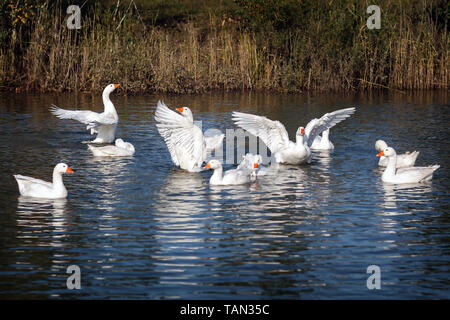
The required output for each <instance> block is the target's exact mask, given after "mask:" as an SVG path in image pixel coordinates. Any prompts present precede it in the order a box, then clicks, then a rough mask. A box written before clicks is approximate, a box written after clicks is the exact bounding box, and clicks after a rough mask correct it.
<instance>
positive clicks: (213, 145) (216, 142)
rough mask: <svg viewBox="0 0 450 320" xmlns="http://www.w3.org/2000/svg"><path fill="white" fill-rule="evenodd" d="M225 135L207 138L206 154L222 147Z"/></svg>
mask: <svg viewBox="0 0 450 320" xmlns="http://www.w3.org/2000/svg"><path fill="white" fill-rule="evenodd" d="M223 138H225V135H224V134H219V135H217V136H212V137H205V144H206V152H211V151H212V150H215V149H217V148H219V147H220V146H221V145H222V142H223Z"/></svg>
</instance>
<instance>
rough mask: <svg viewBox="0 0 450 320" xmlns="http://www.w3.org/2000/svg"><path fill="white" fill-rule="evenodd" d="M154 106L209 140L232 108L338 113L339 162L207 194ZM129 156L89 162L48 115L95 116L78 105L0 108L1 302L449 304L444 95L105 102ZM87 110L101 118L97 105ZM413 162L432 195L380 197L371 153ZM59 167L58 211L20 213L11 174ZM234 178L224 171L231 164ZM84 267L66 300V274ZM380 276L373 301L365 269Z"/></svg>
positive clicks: (397, 191) (80, 101)
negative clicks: (76, 112)
mask: <svg viewBox="0 0 450 320" xmlns="http://www.w3.org/2000/svg"><path fill="white" fill-rule="evenodd" d="M160 98H163V99H164V100H165V102H166V103H167V104H168V105H169V106H171V107H174V106H180V105H183V106H188V107H190V108H191V109H192V110H193V113H194V117H195V119H196V120H202V121H203V128H204V129H206V128H219V129H220V130H222V131H225V129H228V128H234V125H233V123H232V121H231V112H232V111H233V110H241V111H245V112H251V113H256V114H261V115H265V116H267V117H269V118H271V119H277V120H280V121H282V122H283V123H284V124H285V126H286V128H287V130H288V131H289V134H290V135H291V137H292V138H293V135H294V133H295V131H296V129H297V127H298V126H299V125H306V124H307V122H308V121H309V120H310V119H312V118H314V117H319V116H321V115H322V114H324V113H325V112H329V111H333V110H335V109H338V108H344V107H349V106H356V107H357V112H356V114H355V115H354V116H352V117H351V118H349V119H347V120H346V121H344V122H342V123H340V124H339V125H338V126H336V127H335V128H333V129H332V130H331V135H330V138H331V140H332V141H333V143H334V145H335V150H334V151H333V152H332V153H330V154H327V153H316V154H314V157H313V161H312V163H311V164H310V165H302V166H298V167H294V166H286V167H283V168H281V169H280V170H279V171H278V173H277V174H276V175H275V176H271V177H262V178H260V179H259V181H258V182H257V183H256V184H252V185H249V186H248V185H247V186H235V187H223V188H212V187H210V186H209V185H208V179H209V177H210V175H211V172H202V173H186V172H182V171H180V170H178V169H175V168H173V166H172V164H171V162H170V161H169V154H168V151H167V149H166V146H165V144H164V142H163V140H162V138H161V137H160V136H159V135H158V134H157V131H156V129H155V123H154V120H153V114H154V111H155V106H156V102H157V100H158V99H160ZM112 100H113V101H114V103H115V105H116V107H117V109H118V113H119V116H120V124H119V129H118V132H117V136H118V137H122V138H123V139H124V140H125V141H129V142H131V143H133V144H134V146H135V147H136V154H135V156H134V157H132V158H123V159H115V160H97V159H94V158H93V157H92V155H91V154H90V152H89V151H88V150H87V147H86V145H85V144H82V143H81V141H84V140H88V139H91V137H90V136H89V134H88V132H87V131H86V130H85V129H84V126H83V125H81V124H79V123H77V122H75V121H71V120H59V119H57V118H55V117H53V116H51V115H50V113H49V112H48V110H47V108H48V106H49V105H50V104H51V103H55V104H57V105H59V106H61V107H63V108H72V107H78V108H82V109H87V108H91V109H92V108H93V109H95V110H101V109H102V104H101V100H100V97H98V96H94V97H91V96H88V95H24V94H21V95H11V94H5V93H3V94H1V95H0V132H1V135H0V172H1V173H2V179H1V182H0V208H1V212H0V214H1V219H0V298H101V299H110V298H112V299H125V298H134V299H141V298H143V299H161V298H183V299H244V298H245V299H271V298H287V299H322V298H323V299H332V298H338V299H361V298H363V299H379V298H387V299H390V298H398V299H410V298H424V299H437V298H439V299H442V298H444V299H449V298H450V294H449V286H450V271H449V262H450V260H449V257H450V256H449V253H450V250H449V249H450V239H449V232H450V218H449V207H450V200H449V197H448V196H449V192H448V191H449V186H450V180H449V173H450V171H449V170H450V169H449V164H450V161H449V152H450V144H449V142H448V138H449V132H448V130H449V129H448V128H449V127H448V125H449V120H450V109H449V104H448V93H446V92H424V93H420V94H415V95H410V94H392V93H386V92H383V93H373V94H360V95H350V96H342V95H330V94H323V95H306V94H305V95H264V94H240V93H235V94H219V95H217V94H216V95H203V96H176V97H170V96H169V97H160V96H142V97H123V96H120V95H118V94H113V96H112ZM93 106H95V107H93ZM377 139H384V140H386V141H387V142H388V143H389V144H391V145H392V146H394V147H396V149H397V151H399V152H404V151H408V150H409V151H413V150H419V151H420V155H419V158H418V160H417V163H416V164H417V165H429V164H440V165H441V168H440V169H439V170H438V171H437V172H436V173H435V176H434V179H433V182H432V183H431V184H426V185H413V186H406V187H396V186H385V185H383V184H382V183H381V181H380V174H381V171H380V170H379V169H378V168H377V165H376V164H377V160H378V159H377V158H376V157H375V155H376V153H377V151H376V150H375V148H374V143H375V141H376V140H377ZM61 161H63V162H67V163H68V164H69V165H70V166H71V167H72V168H73V169H74V170H75V174H74V175H70V176H69V175H66V176H65V177H64V182H65V185H66V187H67V189H68V191H69V196H68V198H67V199H66V200H58V201H24V200H23V199H19V197H18V189H17V185H16V182H15V180H14V179H13V177H12V175H13V174H15V173H20V174H24V175H29V176H33V177H37V178H41V179H46V180H50V177H51V172H52V170H53V166H54V165H55V164H56V163H58V162H61ZM226 167H227V168H228V167H232V165H226ZM70 265H77V266H79V267H80V270H81V289H80V290H76V289H75V290H69V289H67V286H66V280H67V278H68V277H69V274H67V273H66V270H67V268H68V266H70ZM369 265H377V266H379V267H380V269H381V289H380V290H369V289H368V288H367V286H366V280H367V278H368V277H369V274H367V272H366V271H367V267H368V266H369Z"/></svg>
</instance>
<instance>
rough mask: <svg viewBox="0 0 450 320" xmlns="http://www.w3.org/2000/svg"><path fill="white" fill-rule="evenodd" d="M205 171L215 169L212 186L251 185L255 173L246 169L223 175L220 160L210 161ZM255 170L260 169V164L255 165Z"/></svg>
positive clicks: (234, 170)
mask: <svg viewBox="0 0 450 320" xmlns="http://www.w3.org/2000/svg"><path fill="white" fill-rule="evenodd" d="M204 168H205V169H213V170H214V173H213V175H212V176H211V178H210V179H209V184H211V185H237V184H245V183H250V182H252V181H253V180H254V171H253V170H248V169H247V168H245V169H232V170H228V171H225V174H223V175H222V173H223V168H222V164H221V163H220V161H219V160H215V159H213V160H210V161H209V162H208V163H207V164H206V165H205V167H204ZM253 168H254V169H257V168H258V163H256V162H255V163H254V164H253Z"/></svg>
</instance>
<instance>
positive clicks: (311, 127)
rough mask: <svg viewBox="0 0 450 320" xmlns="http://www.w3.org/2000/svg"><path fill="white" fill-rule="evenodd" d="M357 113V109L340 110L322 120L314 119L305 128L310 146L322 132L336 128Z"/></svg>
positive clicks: (327, 114) (323, 117) (326, 114)
mask: <svg viewBox="0 0 450 320" xmlns="http://www.w3.org/2000/svg"><path fill="white" fill-rule="evenodd" d="M355 111H356V109H355V108H346V109H340V110H336V111H333V112H330V113H325V114H324V115H323V116H322V117H321V118H320V119H312V120H311V121H310V122H309V123H308V124H307V125H306V127H305V134H306V136H307V137H308V146H309V147H311V145H312V144H313V142H314V139H315V138H316V137H317V136H318V135H319V134H321V133H322V131H325V130H327V129H330V128H332V127H334V126H335V125H336V124H338V123H339V122H341V121H342V120H345V119H347V118H348V117H350V116H351V115H352V114H353V113H355Z"/></svg>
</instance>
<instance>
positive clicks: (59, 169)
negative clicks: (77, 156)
mask: <svg viewBox="0 0 450 320" xmlns="http://www.w3.org/2000/svg"><path fill="white" fill-rule="evenodd" d="M53 172H55V173H60V174H64V173H73V170H72V169H70V167H69V166H68V165H67V164H65V163H58V164H57V165H56V166H55V169H54V170H53Z"/></svg>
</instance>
